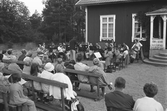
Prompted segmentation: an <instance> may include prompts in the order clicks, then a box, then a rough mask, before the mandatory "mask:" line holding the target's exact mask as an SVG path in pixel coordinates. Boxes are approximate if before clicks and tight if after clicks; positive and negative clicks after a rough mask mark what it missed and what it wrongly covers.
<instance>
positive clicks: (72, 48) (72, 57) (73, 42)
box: [69, 37, 78, 61]
mask: <svg viewBox="0 0 167 111" xmlns="http://www.w3.org/2000/svg"><path fill="white" fill-rule="evenodd" d="M76 39H77V38H76V37H73V38H72V39H71V40H70V42H69V44H70V60H74V61H76V57H75V55H76V51H75V48H76V46H78V43H77V41H76Z"/></svg>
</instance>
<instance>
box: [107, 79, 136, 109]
mask: <svg viewBox="0 0 167 111" xmlns="http://www.w3.org/2000/svg"><path fill="white" fill-rule="evenodd" d="M125 85H126V81H125V79H124V78H122V77H118V78H116V80H115V84H114V86H115V91H113V92H110V93H108V94H106V95H105V104H106V107H107V111H131V110H132V109H133V106H134V103H135V101H134V100H133V98H132V97H131V96H130V95H128V94H125V93H124V92H123V90H124V89H125Z"/></svg>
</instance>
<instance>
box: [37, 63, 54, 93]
mask: <svg viewBox="0 0 167 111" xmlns="http://www.w3.org/2000/svg"><path fill="white" fill-rule="evenodd" d="M53 71H54V65H53V64H52V63H50V62H48V63H46V64H45V66H44V70H43V71H42V73H41V74H40V76H39V77H41V78H44V79H51V78H52V75H53V73H52V72H53ZM41 85H42V90H43V91H44V93H45V94H48V93H49V85H46V84H41Z"/></svg>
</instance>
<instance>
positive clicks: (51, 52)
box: [49, 42, 57, 62]
mask: <svg viewBox="0 0 167 111" xmlns="http://www.w3.org/2000/svg"><path fill="white" fill-rule="evenodd" d="M49 58H50V59H51V61H52V62H54V61H55V60H56V58H57V49H56V46H55V44H54V43H53V42H52V43H51V45H50V46H49Z"/></svg>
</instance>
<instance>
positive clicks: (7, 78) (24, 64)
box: [0, 37, 163, 111]
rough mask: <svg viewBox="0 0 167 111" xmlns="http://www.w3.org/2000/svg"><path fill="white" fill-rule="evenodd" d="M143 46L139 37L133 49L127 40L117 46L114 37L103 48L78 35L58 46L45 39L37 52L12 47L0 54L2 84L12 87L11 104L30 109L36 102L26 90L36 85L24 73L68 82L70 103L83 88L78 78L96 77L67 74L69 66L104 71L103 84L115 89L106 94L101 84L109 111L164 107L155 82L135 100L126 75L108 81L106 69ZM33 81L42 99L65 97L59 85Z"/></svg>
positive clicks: (145, 110) (66, 93)
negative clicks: (80, 41) (15, 51)
mask: <svg viewBox="0 0 167 111" xmlns="http://www.w3.org/2000/svg"><path fill="white" fill-rule="evenodd" d="M81 46H82V47H81ZM141 47H142V44H141V43H140V42H139V41H138V40H136V41H135V44H134V45H133V46H132V48H131V49H130V48H129V47H128V46H127V45H126V44H125V43H123V44H122V45H117V46H116V44H115V43H114V41H112V42H111V43H106V44H105V49H104V50H103V49H102V47H101V46H100V45H99V44H98V43H97V44H96V45H95V46H93V45H92V44H91V43H90V44H78V43H77V41H76V38H75V37H74V38H73V39H72V40H71V41H70V42H69V45H67V44H64V43H60V44H59V45H58V46H57V47H56V46H55V44H54V43H52V44H51V45H50V46H49V47H48V48H47V47H46V46H45V43H44V44H42V45H39V47H38V48H37V51H36V52H35V54H34V53H32V52H31V51H26V50H25V49H23V50H22V51H21V53H22V54H21V55H20V56H19V57H16V56H15V55H14V54H13V50H12V49H8V50H7V51H5V50H3V51H2V53H1V54H0V85H1V86H2V85H3V86H5V88H8V90H9V92H10V103H11V104H16V105H20V104H21V105H23V106H26V108H27V107H28V110H29V111H36V107H35V103H34V102H33V101H32V100H31V99H29V98H28V97H27V96H26V94H25V92H24V89H29V88H31V87H32V85H31V83H30V82H29V81H25V80H24V79H22V78H21V74H22V73H24V74H28V75H32V76H36V77H40V78H44V79H49V80H55V81H59V82H62V83H66V84H67V85H68V88H66V89H65V90H64V97H65V101H66V103H69V102H68V101H71V100H73V99H75V98H76V96H77V95H76V93H75V91H74V90H77V91H80V90H81V88H82V87H80V84H79V83H78V82H75V81H76V80H79V81H83V82H90V83H93V82H94V79H91V78H88V77H87V76H83V75H74V74H68V75H66V74H65V73H64V69H66V68H69V69H74V70H79V71H87V72H90V73H93V74H101V75H102V76H101V78H100V79H99V82H100V83H99V84H100V85H103V86H108V87H109V89H113V90H114V91H112V92H110V93H107V94H106V93H105V90H104V87H100V88H101V94H102V96H105V104H106V108H107V111H120V110H121V111H130V110H134V111H163V107H162V105H161V104H160V103H159V102H157V101H156V100H155V99H154V96H155V95H156V94H157V93H158V88H157V86H156V85H155V84H153V83H146V84H145V86H144V87H143V91H144V93H145V95H146V96H145V97H143V98H141V99H137V101H136V102H135V101H134V100H133V98H132V97H131V96H129V95H127V94H125V93H123V89H124V88H125V86H126V81H125V79H124V78H122V77H118V78H117V79H116V80H115V83H114V85H111V84H110V83H108V82H107V81H106V77H107V75H106V72H105V70H104V69H105V68H106V67H107V66H108V65H110V64H111V63H117V64H118V63H119V61H120V59H121V58H123V59H124V60H125V61H126V62H125V63H126V64H128V63H129V58H131V59H132V58H133V59H136V58H138V57H137V56H138V55H139V53H140V49H141ZM76 48H77V49H76ZM130 50H131V51H130ZM97 52H98V53H97ZM129 53H131V54H129ZM34 55H35V56H34ZM129 56H131V57H129ZM84 59H92V63H93V66H89V65H87V64H85V63H83V60H84ZM101 60H105V62H104V63H103V62H101ZM113 61H114V62H113ZM32 84H33V86H34V88H35V90H36V92H37V97H38V100H39V101H45V102H47V101H50V100H49V99H48V97H52V98H54V99H56V100H61V93H60V89H59V88H58V87H55V86H50V85H46V84H43V83H38V82H35V81H34V82H33V83H32ZM6 86H8V87H6ZM41 91H42V93H41ZM95 91H96V90H95V89H94V86H93V85H90V92H95ZM41 99H43V100H41ZM70 111H71V109H70Z"/></svg>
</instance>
